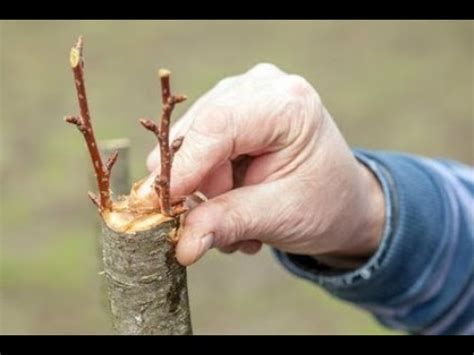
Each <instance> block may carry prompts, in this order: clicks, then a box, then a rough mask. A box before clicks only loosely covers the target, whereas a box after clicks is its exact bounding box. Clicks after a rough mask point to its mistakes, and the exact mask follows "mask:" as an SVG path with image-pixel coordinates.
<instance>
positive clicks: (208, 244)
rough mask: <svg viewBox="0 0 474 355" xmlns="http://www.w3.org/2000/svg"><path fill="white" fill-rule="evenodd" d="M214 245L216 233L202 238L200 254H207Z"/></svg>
mask: <svg viewBox="0 0 474 355" xmlns="http://www.w3.org/2000/svg"><path fill="white" fill-rule="evenodd" d="M212 244H214V233H209V234H206V235H204V236H202V237H201V251H200V253H199V254H201V255H202V254H203V253H205V252H206V251H207V250H208V249H210V248H212Z"/></svg>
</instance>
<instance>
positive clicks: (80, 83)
mask: <svg viewBox="0 0 474 355" xmlns="http://www.w3.org/2000/svg"><path fill="white" fill-rule="evenodd" d="M82 48H83V39H82V36H80V37H79V39H78V40H77V43H76V45H75V46H74V47H72V48H71V52H70V56H69V62H70V64H71V68H72V71H73V74H74V84H75V86H76V92H77V100H78V103H79V109H80V113H81V114H80V116H67V117H65V118H64V120H65V121H66V122H68V123H71V124H74V125H76V126H77V128H78V129H79V131H81V133H82V135H83V136H84V139H85V141H86V145H87V149H88V150H89V154H90V157H91V160H92V164H93V166H94V172H95V177H96V180H97V186H98V189H99V197H98V198H96V197H94V198H92V197H91V195H90V194H89V197H91V200H92V202H94V204H95V205H96V206H97V207H98V208H99V209H100V210H101V211H103V210H107V209H110V207H111V203H112V201H111V199H110V173H111V171H112V167H113V165H114V163H115V161H116V160H117V154H118V153H116V154H114V155H113V156H112V157H111V158H110V159H109V160H108V161H107V163H106V164H105V165H104V163H103V162H102V158H101V155H100V153H99V148H98V147H97V142H96V139H95V136H94V130H93V128H92V123H91V118H90V115H89V105H88V103H87V96H86V86H85V81H84V58H83V55H82Z"/></svg>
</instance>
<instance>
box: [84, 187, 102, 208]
mask: <svg viewBox="0 0 474 355" xmlns="http://www.w3.org/2000/svg"><path fill="white" fill-rule="evenodd" d="M87 196H89V198H90V199H91V201H92V203H93V204H94V205H96V207H97V208H98V209H102V208H101V207H100V201H99V198H98V197H97V196H96V194H94V193H93V192H91V191H88V192H87Z"/></svg>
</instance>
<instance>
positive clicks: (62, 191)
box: [0, 21, 474, 334]
mask: <svg viewBox="0 0 474 355" xmlns="http://www.w3.org/2000/svg"><path fill="white" fill-rule="evenodd" d="M0 31H1V32H0V33H1V35H0V36H1V37H0V39H1V43H0V51H1V52H0V54H1V59H0V60H1V74H0V75H1V86H0V90H1V102H0V107H1V126H0V131H1V138H0V139H1V154H0V162H1V171H0V173H1V175H0V176H1V195H0V198H1V200H0V202H1V205H0V218H1V219H0V222H1V245H0V253H1V254H0V267H1V269H0V272H1V279H0V290H1V294H0V333H2V334H10V333H26V334H28V333H42V334H44V333H59V334H68V333H86V334H89V333H92V334H95V333H108V332H110V329H109V322H108V320H107V318H106V317H105V315H104V313H103V312H102V310H101V306H100V302H99V294H98V289H99V286H98V283H99V277H100V276H99V275H98V269H97V252H96V249H95V237H96V232H95V226H96V224H95V223H96V221H97V216H95V215H94V212H93V207H92V205H91V204H90V202H89V201H88V199H87V197H86V194H85V192H86V191H87V189H88V186H87V174H88V173H89V170H90V168H91V167H90V166H89V161H87V157H86V155H85V148H84V144H83V143H82V138H81V137H80V135H79V134H78V132H77V131H76V130H75V129H73V128H72V127H69V126H66V125H65V124H64V123H63V122H62V117H63V116H64V115H65V114H70V113H76V112H77V106H76V102H75V93H74V88H73V82H72V75H71V72H70V68H69V66H68V65H69V64H68V55H69V48H70V47H71V46H72V45H73V43H74V41H75V39H76V37H77V35H78V34H83V35H84V36H85V42H86V47H85V55H86V81H87V86H88V95H89V101H90V105H91V114H92V117H93V120H94V124H95V127H96V133H97V135H98V137H99V138H101V139H105V138H117V137H124V136H127V137H129V138H130V139H131V140H132V176H133V177H134V179H138V178H140V177H142V176H144V175H145V174H146V169H145V165H144V159H145V157H146V154H147V153H148V151H149V150H150V149H151V148H152V146H153V145H154V140H153V139H152V138H151V137H150V136H149V135H148V134H147V133H146V132H145V131H144V130H143V129H142V128H141V127H140V126H139V125H138V124H137V118H138V117H142V116H153V117H156V115H157V113H158V110H159V96H158V94H159V92H158V82H157V79H156V69H157V67H158V65H160V66H165V67H168V68H170V69H171V70H172V71H173V72H174V76H173V86H174V88H175V91H176V92H180V93H185V94H187V95H188V97H189V98H190V100H189V102H188V103H186V104H184V105H181V106H180V107H179V108H178V110H177V114H176V115H175V117H179V114H180V113H183V112H184V111H183V110H185V109H186V108H187V107H189V105H190V104H191V103H192V102H193V101H194V100H196V99H197V98H198V97H199V96H200V95H202V94H203V93H204V92H205V91H206V90H208V89H209V88H211V87H212V86H213V85H214V84H215V83H216V82H217V81H218V80H219V79H221V78H223V77H225V76H229V75H235V74H238V73H241V72H243V71H246V70H248V69H249V68H250V67H251V66H253V65H254V64H256V63H258V62H272V63H274V64H276V65H278V66H280V67H281V68H282V69H284V70H285V71H288V72H292V73H297V74H300V75H302V76H304V77H306V78H307V79H308V80H309V81H310V82H311V83H312V84H313V85H314V86H315V87H316V88H317V90H318V91H319V93H320V94H321V96H322V98H323V101H324V102H325V104H326V106H327V107H328V109H329V111H330V112H331V113H332V115H333V117H334V118H335V119H336V120H337V123H338V125H339V127H340V129H341V130H342V132H343V133H344V135H345V137H346V138H347V140H348V141H349V143H350V144H351V145H353V146H361V147H366V148H377V149H393V150H400V151H408V152H412V153H417V154H423V155H428V156H446V157H451V158H454V159H458V160H461V161H464V162H467V163H470V164H472V163H473V162H474V150H473V118H472V114H473V106H472V102H473V91H472V90H473V75H474V74H473V22H472V21H459V22H452V21H429V22H426V21H404V22H403V21H402V22H400V21H2V22H0ZM189 288H190V297H191V307H192V315H193V322H194V328H195V332H196V333H197V334H208V333H213V334H216V333H217V334H223V333H238V334H254V333H257V334H266V333H270V334H280V333H285V334H306V333H316V334H327V333H336V334H341V333H342V334H367V333H371V334H372V333H375V334H379V333H383V334H386V333H389V334H391V333H393V332H391V331H389V330H386V329H384V328H382V327H381V326H380V325H378V324H377V323H376V322H375V321H374V320H373V319H372V318H371V317H370V316H369V315H368V314H366V313H363V312H362V311H360V310H357V309H355V308H354V307H352V306H351V305H348V304H345V303H342V302H340V301H338V300H336V299H333V298H331V297H329V296H328V295H326V294H325V292H324V291H322V290H320V289H318V288H316V287H314V286H312V285H310V284H308V283H306V282H304V281H301V280H298V279H296V278H294V277H292V276H290V275H289V274H288V273H287V272H285V271H284V270H283V269H282V268H281V267H280V266H279V265H278V264H277V263H276V262H275V261H274V260H273V259H272V257H271V255H270V253H269V251H268V250H264V252H262V253H261V254H260V255H259V256H257V257H248V256H242V255H232V256H227V255H225V256H224V255H220V254H218V253H216V252H211V253H210V254H209V255H208V256H207V257H206V258H204V260H202V261H201V262H199V263H198V264H197V265H196V266H193V267H191V268H190V269H189Z"/></svg>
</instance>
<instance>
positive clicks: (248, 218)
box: [176, 180, 291, 265]
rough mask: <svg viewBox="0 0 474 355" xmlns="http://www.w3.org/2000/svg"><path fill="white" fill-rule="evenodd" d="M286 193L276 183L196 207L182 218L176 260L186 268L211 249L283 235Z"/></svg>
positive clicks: (238, 191) (245, 189)
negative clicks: (182, 224) (184, 218)
mask: <svg viewBox="0 0 474 355" xmlns="http://www.w3.org/2000/svg"><path fill="white" fill-rule="evenodd" d="M286 190H288V189H287V188H286V187H285V183H284V182H283V181H281V180H278V181H273V182H271V183H264V184H260V185H252V186H245V187H241V188H238V189H235V190H231V191H228V192H226V193H224V194H222V195H219V196H217V197H216V198H213V199H211V200H208V201H206V202H204V203H202V204H200V205H199V206H197V207H196V208H194V209H193V210H191V211H190V212H189V214H188V215H187V216H186V220H185V222H184V230H183V234H182V235H181V238H180V240H179V242H178V245H177V248H176V257H177V259H178V261H179V262H180V263H181V264H182V265H190V264H193V263H194V262H195V261H197V260H198V259H199V258H200V257H201V256H202V255H203V254H204V253H205V252H206V251H207V250H208V249H210V248H211V247H216V248H224V249H225V248H226V247H227V246H229V245H232V244H235V243H237V242H240V241H247V240H260V241H263V242H269V241H270V240H269V238H271V236H274V235H279V234H283V229H282V227H283V226H287V223H285V222H284V220H285V219H287V217H286V215H287V214H288V212H289V211H291V206H289V202H288V201H287V200H288V198H287V197H288V193H287V192H286ZM285 197H286V198H285Z"/></svg>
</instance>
